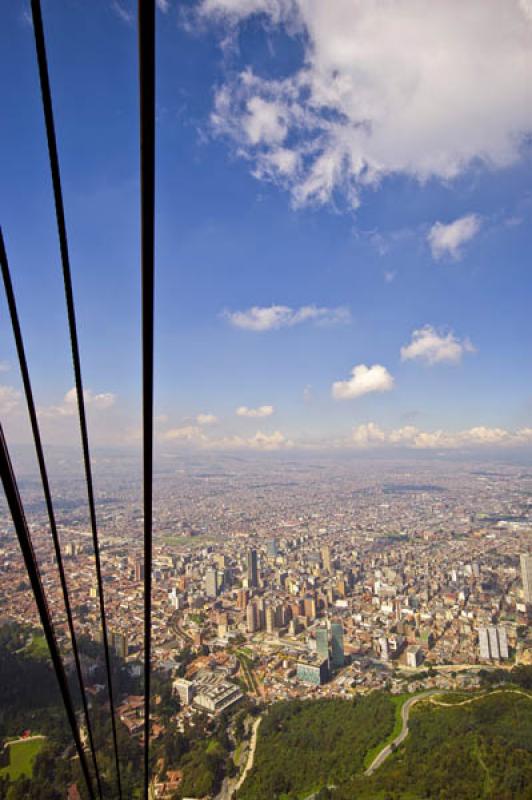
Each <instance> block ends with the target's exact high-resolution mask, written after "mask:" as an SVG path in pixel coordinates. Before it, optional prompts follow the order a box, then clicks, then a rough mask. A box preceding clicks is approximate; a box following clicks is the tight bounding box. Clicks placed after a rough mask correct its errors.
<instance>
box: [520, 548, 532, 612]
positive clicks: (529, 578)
mask: <svg viewBox="0 0 532 800" xmlns="http://www.w3.org/2000/svg"><path fill="white" fill-rule="evenodd" d="M521 579H522V581H523V594H524V596H525V603H532V555H529V554H528V553H521Z"/></svg>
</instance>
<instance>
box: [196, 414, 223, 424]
mask: <svg viewBox="0 0 532 800" xmlns="http://www.w3.org/2000/svg"><path fill="white" fill-rule="evenodd" d="M196 422H197V423H198V425H214V423H215V422H218V417H216V416H215V415H214V414H198V415H197V417H196Z"/></svg>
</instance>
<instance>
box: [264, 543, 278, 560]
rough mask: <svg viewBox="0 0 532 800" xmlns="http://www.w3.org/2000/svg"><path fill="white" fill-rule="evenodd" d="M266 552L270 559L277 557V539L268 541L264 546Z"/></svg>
mask: <svg viewBox="0 0 532 800" xmlns="http://www.w3.org/2000/svg"><path fill="white" fill-rule="evenodd" d="M266 552H267V553H268V555H269V557H270V558H276V557H277V553H278V552H279V550H278V547H277V539H270V541H269V542H268V544H267V545H266Z"/></svg>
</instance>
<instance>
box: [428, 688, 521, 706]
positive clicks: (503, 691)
mask: <svg viewBox="0 0 532 800" xmlns="http://www.w3.org/2000/svg"><path fill="white" fill-rule="evenodd" d="M440 694H444V692H440ZM493 694H522V695H524V697H528V699H529V700H532V695H531V694H529V693H528V692H523V691H522V689H495V691H493V692H484V694H476V695H475V696H474V697H468V698H467V700H460V701H459V702H458V703H446V702H445V701H444V700H436V699H435V698H434V697H431V698H430V702H431V703H434V705H435V706H444V707H445V708H453V706H467V705H468V703H474V702H475V700H483V699H484V698H485V697H491V696H492V695H493Z"/></svg>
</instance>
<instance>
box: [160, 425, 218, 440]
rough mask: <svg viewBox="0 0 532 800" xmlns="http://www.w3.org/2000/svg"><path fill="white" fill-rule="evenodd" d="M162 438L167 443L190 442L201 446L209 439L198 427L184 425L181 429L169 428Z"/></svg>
mask: <svg viewBox="0 0 532 800" xmlns="http://www.w3.org/2000/svg"><path fill="white" fill-rule="evenodd" d="M161 438H162V439H163V440H164V441H166V442H176V441H181V442H188V443H195V444H201V443H203V442H206V441H207V437H206V436H205V434H204V433H203V431H202V430H201V428H200V427H198V426H197V425H183V426H182V427H181V428H169V429H168V430H167V431H164V432H163V433H162V434H161Z"/></svg>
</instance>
